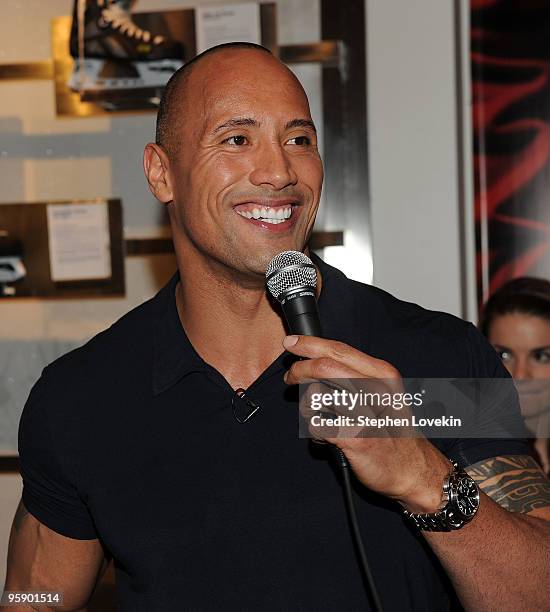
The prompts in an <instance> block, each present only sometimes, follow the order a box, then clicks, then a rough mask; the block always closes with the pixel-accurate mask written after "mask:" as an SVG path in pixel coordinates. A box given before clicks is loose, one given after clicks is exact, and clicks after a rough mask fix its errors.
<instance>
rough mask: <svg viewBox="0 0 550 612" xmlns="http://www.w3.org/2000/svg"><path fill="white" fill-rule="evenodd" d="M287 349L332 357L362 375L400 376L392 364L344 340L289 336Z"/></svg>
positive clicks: (303, 355) (309, 356)
mask: <svg viewBox="0 0 550 612" xmlns="http://www.w3.org/2000/svg"><path fill="white" fill-rule="evenodd" d="M283 346H284V347H285V349H286V350H287V351H289V352H290V353H293V354H294V355H299V356H300V357H308V358H310V359H315V358H330V359H332V360H334V361H337V362H339V363H341V364H342V365H344V366H347V367H348V368H350V369H353V370H357V371H358V372H359V373H360V374H361V375H362V376H370V377H378V378H399V377H400V375H399V372H398V371H397V369H396V368H394V367H393V366H392V365H391V364H389V363H387V362H386V361H383V360H382V359H377V358H376V357H372V356H371V355H367V354H366V353H363V352H361V351H359V350H357V349H355V348H353V347H351V346H349V345H348V344H345V343H344V342H339V341H337V340H327V339H325V338H317V337H315V336H287V337H286V338H285V339H284V341H283Z"/></svg>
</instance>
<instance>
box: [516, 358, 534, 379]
mask: <svg viewBox="0 0 550 612" xmlns="http://www.w3.org/2000/svg"><path fill="white" fill-rule="evenodd" d="M510 374H511V375H512V378H515V379H516V380H530V379H531V378H533V374H532V372H531V368H530V367H529V364H528V363H527V359H525V358H523V357H518V358H517V360H516V363H515V364H514V365H513V367H512V369H511V371H510Z"/></svg>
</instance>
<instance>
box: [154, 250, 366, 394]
mask: <svg viewBox="0 0 550 612" xmlns="http://www.w3.org/2000/svg"><path fill="white" fill-rule="evenodd" d="M312 259H313V262H314V263H315V265H316V266H317V267H318V268H319V270H320V271H321V277H322V283H323V284H322V287H321V294H320V296H319V314H320V318H321V325H322V328H323V335H324V336H325V337H326V338H332V339H336V340H341V341H343V342H347V343H348V344H349V343H351V342H352V340H353V335H354V330H355V326H354V323H353V321H352V320H351V313H352V312H353V309H352V308H350V306H351V305H350V303H349V299H348V297H347V294H346V293H345V292H344V291H342V289H343V286H342V281H345V280H346V277H345V276H344V274H343V273H342V272H340V270H337V269H336V268H333V267H332V266H329V265H328V264H326V263H325V262H324V261H323V260H322V259H320V258H319V257H317V256H316V255H315V254H312ZM179 278H180V275H179V271H176V272H175V273H174V275H173V276H172V278H171V279H170V280H169V281H168V283H167V284H166V285H165V286H164V287H163V288H162V289H161V290H160V291H159V292H158V294H157V295H156V296H155V298H154V300H153V302H154V308H155V310H154V345H153V393H154V395H158V394H160V393H162V392H163V391H165V390H166V389H168V388H170V387H171V386H172V385H174V384H176V383H177V382H178V381H179V380H181V379H182V378H183V377H184V376H186V375H187V374H190V373H191V372H201V371H207V370H208V369H209V366H208V364H207V363H206V362H205V361H204V360H203V359H202V358H201V356H200V355H199V354H198V353H197V352H196V351H195V349H194V348H193V345H192V344H191V342H190V341H189V338H188V337H187V334H186V333H185V330H184V329H183V327H182V325H181V321H180V318H179V314H178V310H177V307H176V295H175V290H176V285H177V283H178V281H179Z"/></svg>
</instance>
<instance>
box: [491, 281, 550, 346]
mask: <svg viewBox="0 0 550 612" xmlns="http://www.w3.org/2000/svg"><path fill="white" fill-rule="evenodd" d="M513 312H518V313H521V314H527V315H533V316H535V317H541V318H543V319H550V281H547V280H545V279H543V278H533V277H528V276H522V277H521V278H515V279H514V280H511V281H509V282H507V283H506V284H505V285H502V287H500V289H497V291H495V293H493V295H492V296H491V297H490V298H489V299H488V300H487V303H486V304H485V306H484V307H483V311H482V313H481V317H480V322H479V328H480V329H481V331H482V332H483V334H484V335H485V336H488V335H489V330H490V328H491V324H492V322H493V321H494V320H495V319H496V318H497V317H499V316H502V315H505V314H510V313H513Z"/></svg>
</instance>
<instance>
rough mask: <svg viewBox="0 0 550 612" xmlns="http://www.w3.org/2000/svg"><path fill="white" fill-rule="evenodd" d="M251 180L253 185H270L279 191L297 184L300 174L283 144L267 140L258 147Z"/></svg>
mask: <svg viewBox="0 0 550 612" xmlns="http://www.w3.org/2000/svg"><path fill="white" fill-rule="evenodd" d="M250 181H251V183H252V184H253V185H257V186H259V187H260V186H268V187H270V188H271V189H274V190H277V191H279V190H281V189H284V188H285V187H288V186H289V185H296V183H297V182H298V176H297V174H296V171H295V169H294V167H293V165H292V160H291V158H290V155H288V154H287V153H286V151H285V149H284V146H283V145H282V144H280V143H278V142H266V143H264V144H263V145H262V146H261V147H258V149H257V152H256V155H255V157H254V168H253V170H252V172H251V173H250Z"/></svg>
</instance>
